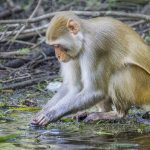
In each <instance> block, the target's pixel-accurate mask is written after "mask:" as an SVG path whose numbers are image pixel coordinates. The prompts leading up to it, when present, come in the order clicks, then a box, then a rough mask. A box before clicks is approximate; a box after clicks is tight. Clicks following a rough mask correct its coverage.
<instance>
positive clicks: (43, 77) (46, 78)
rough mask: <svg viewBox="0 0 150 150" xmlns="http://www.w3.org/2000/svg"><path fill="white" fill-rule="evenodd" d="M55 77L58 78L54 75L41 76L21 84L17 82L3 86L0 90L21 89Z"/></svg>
mask: <svg viewBox="0 0 150 150" xmlns="http://www.w3.org/2000/svg"><path fill="white" fill-rule="evenodd" d="M56 77H58V76H56V75H54V76H47V75H45V76H42V77H41V78H34V79H30V80H26V81H23V82H19V83H14V84H10V85H5V86H3V87H2V88H1V90H6V89H17V88H23V87H25V86H29V85H33V84H36V83H39V82H41V81H44V80H49V79H50V80H52V79H54V78H56Z"/></svg>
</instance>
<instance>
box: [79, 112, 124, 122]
mask: <svg viewBox="0 0 150 150" xmlns="http://www.w3.org/2000/svg"><path fill="white" fill-rule="evenodd" d="M78 117H79V120H80V115H79V116H78ZM82 117H84V116H83V114H82ZM121 117H122V116H120V115H118V113H117V112H115V111H110V112H92V113H86V114H85V118H84V120H83V121H84V122H94V121H98V120H117V119H120V118H121Z"/></svg>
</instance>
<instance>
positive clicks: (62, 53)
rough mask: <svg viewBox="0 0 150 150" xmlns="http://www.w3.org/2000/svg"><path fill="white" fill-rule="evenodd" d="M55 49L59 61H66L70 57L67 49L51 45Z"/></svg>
mask: <svg viewBox="0 0 150 150" xmlns="http://www.w3.org/2000/svg"><path fill="white" fill-rule="evenodd" d="M53 46H54V49H55V55H56V57H57V59H58V60H59V61H60V62H68V61H69V60H70V59H71V57H70V56H69V55H68V54H67V49H66V48H63V47H62V46H61V45H53Z"/></svg>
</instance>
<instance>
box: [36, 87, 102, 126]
mask: <svg viewBox="0 0 150 150" xmlns="http://www.w3.org/2000/svg"><path fill="white" fill-rule="evenodd" d="M102 99H104V94H103V93H102V92H101V91H100V90H99V91H92V90H91V89H87V90H82V91H81V92H79V93H72V92H70V93H68V94H67V95H66V96H65V97H64V98H62V99H61V101H59V102H58V103H57V104H56V105H55V106H53V107H52V108H51V109H47V110H46V111H44V112H43V114H41V115H40V116H38V118H37V119H36V124H39V125H46V124H48V123H49V122H52V121H56V120H58V119H59V118H60V117H62V116H65V115H67V114H70V113H75V112H77V111H79V110H83V109H85V108H88V107H91V106H93V105H94V104H96V103H98V102H99V101H101V100H102Z"/></svg>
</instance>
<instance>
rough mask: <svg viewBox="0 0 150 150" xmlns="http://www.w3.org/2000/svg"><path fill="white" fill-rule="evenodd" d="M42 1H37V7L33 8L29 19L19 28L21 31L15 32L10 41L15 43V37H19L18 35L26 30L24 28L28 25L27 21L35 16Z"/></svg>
mask: <svg viewBox="0 0 150 150" xmlns="http://www.w3.org/2000/svg"><path fill="white" fill-rule="evenodd" d="M41 2H42V0H39V1H38V4H37V6H36V7H35V9H34V11H33V12H32V14H31V15H30V17H29V18H28V19H27V21H26V23H25V24H24V25H23V26H22V27H21V29H20V30H19V31H18V32H17V34H16V35H15V36H14V37H13V39H12V41H15V40H16V39H17V37H18V36H19V34H20V33H21V32H22V31H23V30H24V29H25V28H26V26H27V25H28V20H30V19H32V18H33V16H34V15H35V14H36V12H37V10H38V8H39V6H40V4H41Z"/></svg>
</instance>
